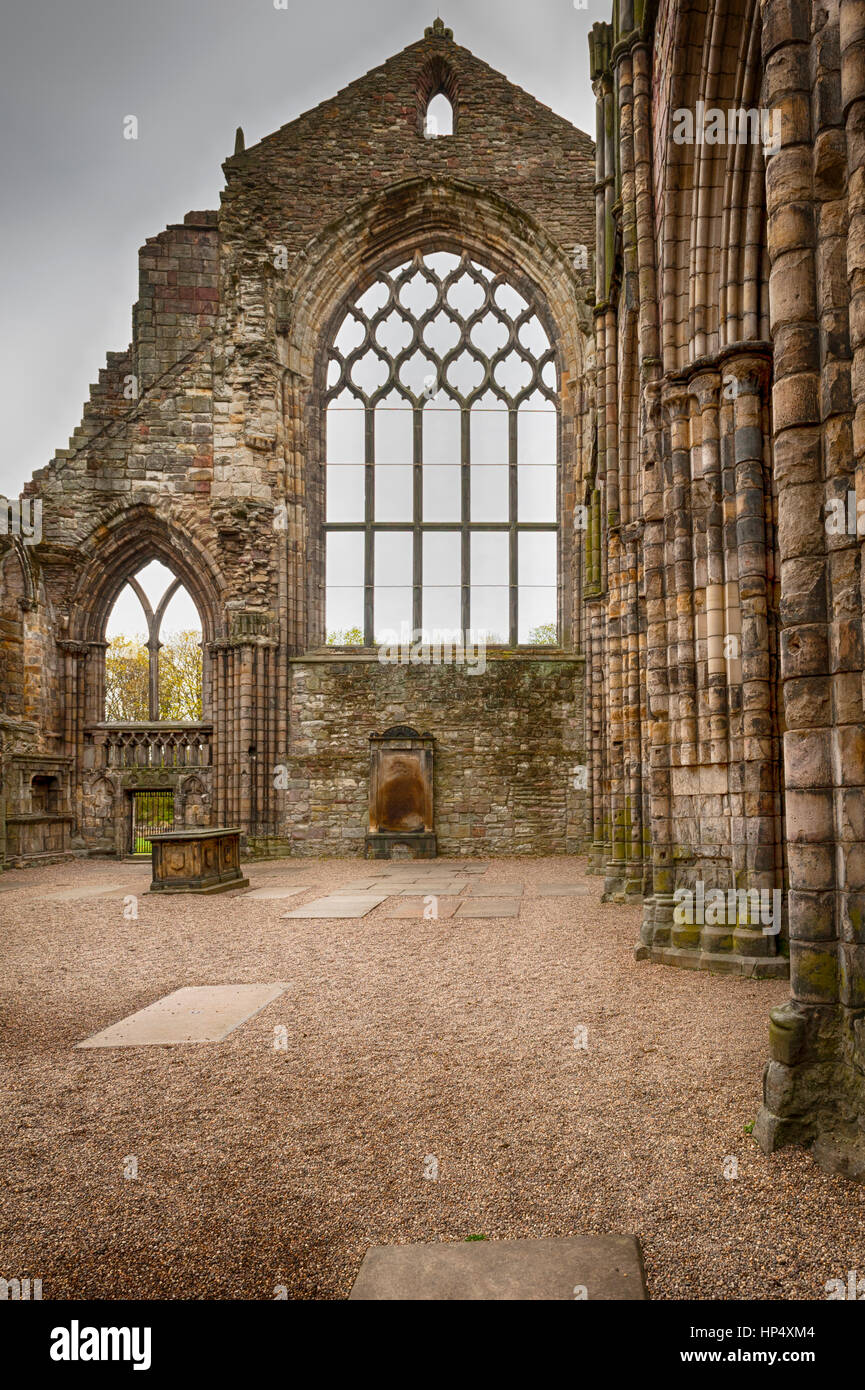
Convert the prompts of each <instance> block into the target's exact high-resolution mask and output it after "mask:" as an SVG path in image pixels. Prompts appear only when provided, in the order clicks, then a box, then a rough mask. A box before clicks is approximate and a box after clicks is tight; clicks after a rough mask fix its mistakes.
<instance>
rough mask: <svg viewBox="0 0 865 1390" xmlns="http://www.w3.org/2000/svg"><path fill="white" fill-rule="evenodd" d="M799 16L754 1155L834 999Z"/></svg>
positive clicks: (777, 204)
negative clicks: (775, 716)
mask: <svg viewBox="0 0 865 1390" xmlns="http://www.w3.org/2000/svg"><path fill="white" fill-rule="evenodd" d="M809 19H810V14H809V9H808V7H805V6H801V7H799V6H791V5H789V4H788V3H786V0H766V3H765V4H764V7H763V40H762V42H763V58H764V62H765V64H766V84H765V100H766V104H767V105H768V106H769V107H770V109H771V110H773V112H774V111H778V112H780V113H781V116H782V122H783V124H782V144H781V148H780V149H779V151H778V152H777V153H775V154H773V156H772V157H771V159H770V160H769V161H768V165H767V170H766V198H767V210H768V218H769V221H768V243H769V256H770V261H771V265H772V271H771V278H770V313H771V330H772V337H773V342H774V348H775V385H774V389H773V397H772V406H773V430H774V473H775V483H776V487H777V491H778V529H779V549H780V559H781V622H782V631H781V678H782V681H783V688H784V712H785V721H786V726H787V733H786V734H785V738H784V762H785V779H786V789H787V790H786V814H787V839H788V862H789V878H790V894H789V922H790V973H791V990H792V996H793V998H792V1001H791V1003H790V1004H789V1005H786V1006H784V1007H783V1008H781V1009H776V1010H774V1011H773V1014H772V1019H771V1024H770V1047H771V1058H772V1059H771V1061H770V1062H769V1063H768V1065H767V1068H766V1072H765V1075H764V1085H763V1102H764V1103H763V1108H762V1109H761V1111H760V1114H759V1117H758V1120H757V1125H756V1129H755V1133H756V1136H757V1138H758V1139H759V1142H760V1143H761V1145H762V1147H763V1148H764V1149H766V1150H771V1149H774V1148H777V1147H779V1146H780V1145H781V1144H783V1143H785V1142H788V1141H791V1140H795V1141H798V1140H807V1139H811V1138H813V1137H815V1134H816V1133H817V1132H818V1130H819V1127H820V1121H819V1112H820V1110H821V1109H823V1110H827V1109H830V1108H831V1107H832V1103H833V1099H834V1098H833V1097H832V1096H831V1095H830V1094H829V1092H830V1090H831V1083H830V1074H831V1071H832V1062H831V1055H832V1051H833V1049H834V1045H835V1043H834V1039H833V1034H834V1032H835V1027H836V1017H837V1004H838V949H837V947H838V921H837V917H836V894H835V890H836V845H835V832H834V814H833V812H834V805H833V802H834V796H833V789H832V769H831V757H830V753H831V724H832V701H831V682H830V679H829V676H830V655H829V626H828V624H829V606H828V599H829V591H828V572H827V557H826V539H827V538H826V533H825V527H824V525H823V524H821V522H820V518H821V517H822V515H823V501H824V489H823V438H822V431H821V428H820V413H821V412H820V339H819V329H818V322H817V289H816V279H815V260H814V248H815V243H816V228H815V202H814V180H813V173H812V164H813V143H814V142H813V132H812V129H811V122H810V111H811V100H812V92H811V86H810V71H811V44H810V41H811V34H810V24H809ZM827 1083H830V1084H829V1085H827Z"/></svg>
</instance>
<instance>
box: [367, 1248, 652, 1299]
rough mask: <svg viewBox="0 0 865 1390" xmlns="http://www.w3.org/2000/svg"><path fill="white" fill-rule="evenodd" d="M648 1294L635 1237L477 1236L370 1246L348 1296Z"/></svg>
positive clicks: (612, 1296) (587, 1296) (602, 1296)
mask: <svg viewBox="0 0 865 1390" xmlns="http://www.w3.org/2000/svg"><path fill="white" fill-rule="evenodd" d="M647 1298H648V1294H647V1292H646V1281H645V1275H644V1273H643V1261H642V1257H641V1254H640V1246H639V1243H638V1241H637V1240H636V1238H635V1237H634V1236H570V1237H568V1238H567V1239H564V1240H496V1241H491V1240H490V1241H487V1240H477V1241H463V1242H460V1243H459V1244H450V1243H446V1242H444V1241H441V1242H438V1243H436V1244H434V1245H392V1246H380V1247H378V1248H376V1249H372V1250H368V1251H367V1252H366V1255H365V1256H364V1258H363V1263H362V1265H361V1267H360V1272H359V1274H358V1276H357V1279H356V1280H355V1283H354V1288H353V1289H352V1291H351V1293H350V1294H349V1299H353V1300H355V1301H358V1300H362V1301H365V1302H373V1301H384V1300H388V1301H395V1300H404V1301H406V1302H419V1301H424V1302H442V1301H448V1302H477V1301H485V1302H497V1301H502V1302H504V1301H511V1302H513V1301H525V1302H564V1301H567V1302H570V1303H573V1302H574V1301H575V1300H578V1299H579V1300H580V1301H582V1299H587V1300H588V1301H589V1302H590V1303H597V1302H612V1301H615V1302H625V1303H636V1302H641V1301H645V1300H646V1299H647Z"/></svg>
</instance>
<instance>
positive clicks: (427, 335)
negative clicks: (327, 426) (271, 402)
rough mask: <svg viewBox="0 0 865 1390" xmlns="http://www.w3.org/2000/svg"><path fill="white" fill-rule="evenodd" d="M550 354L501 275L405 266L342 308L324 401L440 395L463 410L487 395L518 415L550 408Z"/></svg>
mask: <svg viewBox="0 0 865 1390" xmlns="http://www.w3.org/2000/svg"><path fill="white" fill-rule="evenodd" d="M557 387H558V382H557V370H556V355H555V350H554V348H553V346H552V344H551V343H550V340H549V337H548V335H547V333H546V331H545V329H544V328H543V325H542V324H541V322H540V320H539V318H538V316H537V314H536V313H535V311H534V309H533V308H532V307H531V305H530V304H528V303H527V302H526V300H525V299H524V298H523V297H522V296H521V295H519V294H518V293H517V291H516V290H515V289H514V288H513V287H512V285H511V284H510V283H509V281H508V280H507V279H506V277H505V276H503V275H496V274H494V273H493V271H491V270H488V269H486V267H484V266H482V265H480V264H479V263H478V262H476V261H472V260H470V259H469V257H468V255H466V254H465V253H464V254H463V255H462V256H459V257H458V256H456V255H454V254H453V253H449V252H438V253H434V254H432V255H428V256H426V257H421V256H420V254H418V255H416V256H415V257H414V258H413V260H411V261H408V262H406V263H404V264H403V265H400V266H398V267H397V268H396V269H395V270H393V271H390V272H380V273H379V275H378V276H377V278H376V280H375V282H374V283H373V284H372V285H371V286H370V287H369V288H368V289H366V290H365V291H364V293H363V294H361V295H360V296H359V298H358V299H357V300H356V301H355V303H354V304H353V305H352V306H351V308H350V309H349V311H348V313H347V315H346V317H345V318H344V319H343V321H342V324H341V325H340V329H339V332H338V333H337V335H336V338H335V340H334V343H333V347H332V349H331V354H330V360H329V368H328V379H327V395H326V399H327V401H328V402H330V401H332V400H334V399H335V398H337V397H341V396H342V395H343V393H344V392H346V391H347V392H349V393H350V394H351V395H352V396H355V397H356V398H357V399H358V400H359V401H362V402H363V403H364V404H365V405H370V406H375V405H377V404H378V403H379V401H382V400H384V399H385V397H388V396H390V394H391V393H392V392H395V393H396V394H397V395H399V396H401V397H402V398H403V399H404V400H405V401H406V402H407V403H409V404H411V405H413V406H422V405H423V404H424V402H425V401H428V400H430V399H432V398H434V397H435V396H437V395H439V394H444V395H445V396H448V397H450V399H451V400H453V401H456V402H457V403H458V404H459V405H460V406H463V407H468V408H471V406H472V405H473V404H475V402H477V401H480V400H481V399H482V398H483V399H484V400H485V401H486V400H488V399H489V397H490V396H492V397H495V398H496V399H497V400H498V401H500V402H501V403H502V404H503V406H505V407H508V408H514V407H516V408H519V407H520V406H521V405H523V404H524V403H527V402H529V401H530V400H531V398H532V397H533V396H534V395H535V393H536V392H537V393H539V394H540V395H541V396H543V397H545V398H546V400H548V401H552V402H555V400H556V395H557Z"/></svg>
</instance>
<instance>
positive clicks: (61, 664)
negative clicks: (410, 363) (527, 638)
mask: <svg viewBox="0 0 865 1390" xmlns="http://www.w3.org/2000/svg"><path fill="white" fill-rule="evenodd" d="M438 91H444V92H445V93H446V94H447V95H448V96H449V98H450V99H451V101H452V102H453V104H454V108H455V116H456V120H455V129H454V133H453V135H451V136H449V137H447V138H442V139H438V140H436V139H426V138H424V129H423V125H424V121H423V118H424V113H425V110H426V106H427V103H428V101H429V99H430V97H431V96H433V95H434V94H435V93H436V92H438ZM224 170H225V176H226V188H225V191H224V194H223V197H222V201H221V206H220V209H219V211H218V212H193V213H189V214H188V215H187V216H186V217H185V219H184V220H183V222H182V223H179V224H177V225H175V226H171V227H169V228H167V229H166V230H165V231H164V232H162V233H160V235H158V236H156V237H151V238H150V239H149V240H148V241H147V243H146V244H145V246H144V247H143V248H142V250H141V252H140V256H139V296H138V302H137V304H136V306H135V309H134V312H133V339H132V343H131V345H130V347H129V349H128V350H127V351H126V352H123V353H112V354H109V357H108V362H107V366H106V368H105V369H104V370H103V371H102V372H101V373H100V376H99V381H98V383H97V384H96V385H95V386H94V387H93V388H92V391H91V398H90V401H89V402H88V404H87V405H86V406H85V412H84V419H83V422H82V424H81V426H80V427H79V428H78V429H77V430H76V432H75V434H74V436H73V437H72V439H71V440H70V443H69V448H68V449H64V450H61V451H60V452H59V453H58V454H57V456H56V458H55V459H54V460H53V461H52V462H51V464H50V465H49V466H48V467H47V468H45V469H43V470H41V471H40V472H39V473H38V474H37V475H36V477H35V478H34V480H33V482H32V483H31V484H29V485H28V489H27V490H28V492H29V494H30V495H31V496H34V497H38V498H39V499H40V500H41V502H42V509H43V536H42V540H41V542H40V543H39V544H36V545H32V546H31V545H22V544H20V543H17V542H16V543H15V544H10V543H9V542H8V541H6V542H4V541H3V539H2V538H0V546H4V547H5V548H4V549H3V550H2V551H0V654H2V662H3V671H4V678H3V683H2V700H3V704H2V710H3V715H4V717H5V719H6V720H7V723H6V724H5V725H4V730H8V732H5V733H4V754H3V757H4V762H3V767H2V769H0V773H2V786H3V789H4V798H5V802H6V815H7V822H8V823H7V828H6V836H7V843H8V841H9V837H10V835H11V836H12V840H13V843H12V851H13V852H14V854H15V856H16V861H17V858H18V857H24V858H27V857H29V854H28V853H24V851H25V850H29V851H32V850H33V849H34V847H35V845H36V841H37V840H38V839H39V833H40V832H37V830H36V829H35V828H33V827H34V826H35V822H29V823H27V825H26V826H25V829H24V830H23V831H22V830H20V829H18V830H16V829H15V828H14V827H15V825H16V824H17V825H23V824H24V823H23V822H20V821H18V822H16V821H15V817H16V816H20V815H27V814H29V792H28V791H27V790H26V789H25V788H24V785H23V783H22V781H21V778H20V776H19V775H18V773H17V772H15V770H14V767H13V763H12V761H10V760H12V759H14V758H15V757H16V756H18V755H24V754H27V755H28V756H30V755H33V756H38V757H44V758H49V759H53V760H54V762H57V763H58V765H59V766H60V767H61V768H62V782H63V786H62V789H61V791H62V800H63V813H64V814H65V815H66V816H67V820H65V821H64V822H63V823H62V825H63V828H62V834H63V836H64V837H65V838H64V840H63V846H64V849H65V850H66V851H67V852H73V853H110V854H118V855H122V854H124V853H126V852H128V850H129V842H130V825H131V815H130V806H131V801H130V798H131V793H132V792H133V791H135V790H148V789H150V790H157V789H162V790H168V791H173V793H174V808H175V822H176V824H177V825H178V826H180V825H184V824H186V825H193V826H195V825H207V824H212V825H224V826H234V825H236V826H238V827H240V829H241V831H242V835H243V843H244V848H245V850H246V852H247V853H268V854H273V853H293V854H298V853H303V854H307V853H311V852H318V851H322V850H324V851H326V852H333V853H337V852H345V851H346V850H347V849H350V850H352V851H353V852H357V853H362V852H363V837H364V834H365V831H366V821H367V804H366V795H367V785H368V778H369V767H368V737H369V734H370V733H371V732H373V731H379V732H380V731H382V730H383V729H385V728H387V727H388V726H389V725H391V724H394V723H396V722H407V723H411V724H418V723H421V724H423V725H424V727H429V728H430V729H432V730H433V732H434V733H435V736H436V739H437V744H438V746H439V747H440V748H441V749H442V757H441V762H440V764H439V771H440V774H441V777H442V778H443V780H442V782H441V784H440V789H439V796H438V799H437V802H436V809H437V817H438V824H437V826H436V830H437V831H438V832H439V834H440V837H441V840H440V842H441V846H442V848H443V849H453V848H454V847H457V846H458V848H459V852H460V853H464V852H472V849H471V847H472V846H475V847H477V846H480V847H481V849H483V850H484V851H485V852H487V853H489V852H490V850H491V849H492V848H494V847H496V846H498V847H499V848H501V849H503V850H508V851H514V850H516V849H520V850H522V851H524V852H528V853H535V852H539V851H540V850H544V852H550V853H567V852H571V851H572V850H573V849H575V848H576V847H577V845H578V844H579V841H580V835H581V831H580V829H579V825H580V820H581V815H582V810H581V808H580V805H579V803H580V800H581V798H583V799H584V794H583V793H582V792H575V791H573V789H571V790H568V786H569V775H570V778H571V781H573V772H572V767H571V765H572V763H574V762H579V761H580V760H581V758H582V704H581V698H582V695H581V671H582V667H581V664H580V661H579V658H578V657H577V655H576V653H577V651H578V650H579V646H580V634H579V631H578V630H577V629H578V624H576V623H575V622H574V614H575V613H576V612H577V611H578V603H577V595H578V592H579V566H580V562H581V561H580V546H579V544H578V542H579V539H580V537H579V534H578V532H576V531H574V524H575V523H574V509H575V497H576V493H575V479H576V476H577V472H578V459H579V456H580V454H581V452H583V451H584V450H585V449H587V448H588V441H587V437H586V434H585V429H586V416H585V398H584V390H585V385H584V382H585V372H584V368H585V359H586V353H587V346H588V340H589V332H590V326H591V325H590V319H589V314H588V310H587V306H586V303H585V288H586V283H587V272H586V271H585V270H581V269H578V268H576V267H575V263H574V260H575V258H574V247H575V246H577V245H583V246H586V247H590V246H591V244H592V239H593V212H592V192H591V190H592V181H593V157H592V143H591V141H590V140H589V139H588V137H586V136H585V135H583V134H582V133H581V132H579V131H577V130H575V129H574V128H573V127H572V126H571V125H569V124H568V122H567V121H564V120H562V119H561V118H560V117H558V116H556V115H554V114H553V112H551V111H550V110H549V109H548V108H546V107H544V106H542V105H541V104H540V103H539V102H537V101H536V100H535V99H534V98H532V97H531V96H529V95H528V94H527V93H525V92H523V91H521V90H520V89H519V88H517V87H515V86H514V85H513V84H512V83H510V82H508V81H507V79H506V78H505V77H503V76H502V75H501V74H500V73H497V72H495V71H493V69H491V68H490V67H488V66H487V65H486V64H484V63H483V62H481V61H480V60H479V59H477V58H475V57H474V56H473V55H472V54H471V53H469V52H468V51H467V50H466V49H464V48H461V47H460V46H459V45H458V44H456V43H455V42H454V40H453V36H452V35H451V34H450V32H449V31H448V30H446V28H445V26H444V25H443V24H440V23H438V22H437V23H435V24H433V25H432V26H431V27H430V29H429V31H428V33H427V34H426V35H425V37H424V38H423V39H422V40H421V41H420V42H418V43H415V44H412V45H411V46H410V47H408V48H407V49H405V50H404V51H403V52H402V53H399V54H397V55H396V56H395V57H393V58H391V59H389V60H388V61H387V62H386V63H384V64H383V65H382V66H381V67H379V68H376V69H375V70H374V71H372V72H370V73H368V74H366V76H364V77H362V78H360V79H359V80H358V81H357V82H354V83H352V84H351V85H350V86H349V87H347V88H346V89H345V90H344V91H342V92H340V93H338V94H337V96H335V97H334V98H333V99H332V100H330V101H327V102H324V103H323V104H322V105H321V106H319V107H317V108H316V109H315V110H313V111H310V112H307V113H306V114H305V115H302V116H301V117H300V118H299V119H298V120H295V121H292V122H291V123H290V124H289V125H287V126H284V127H283V128H282V129H281V130H279V131H277V132H276V133H275V134H273V135H271V136H269V137H267V138H266V139H265V140H262V141H261V142H260V143H259V144H258V145H256V146H254V147H252V148H250V149H245V148H244V141H243V138H242V133H239V134H238V140H237V144H236V149H235V153H234V154H233V155H232V156H231V157H230V158H228V159H227V160H226V162H225V165H224ZM434 250H450V251H454V250H456V251H459V252H465V253H467V254H468V255H469V256H476V257H477V258H478V259H479V260H480V261H482V263H483V264H484V265H485V266H489V267H491V268H492V270H493V271H494V272H495V273H499V274H502V275H506V276H507V277H508V279H509V281H510V283H512V284H513V285H515V286H516V287H517V288H518V289H519V291H520V292H521V293H524V294H525V295H526V296H527V298H528V299H529V300H530V301H531V302H532V303H533V304H536V305H537V306H538V309H539V311H541V312H542V314H543V319H544V322H545V324H548V325H549V329H550V335H551V342H552V344H553V347H554V350H555V356H556V368H557V377H558V381H559V392H558V395H559V415H560V425H561V428H560V439H561V444H560V450H561V458H560V470H559V472H560V479H559V512H560V517H561V518H562V521H563V524H565V523H566V525H567V529H568V534H567V536H566V541H567V543H565V542H564V541H563V543H562V546H561V557H562V558H561V562H560V575H559V588H560V593H561V595H562V604H561V607H562V613H563V620H562V624H561V627H562V640H563V642H564V643H565V646H564V647H563V648H562V649H561V650H560V651H559V652H558V653H552V654H551V655H550V660H549V661H548V662H545V663H540V664H538V663H536V662H534V661H533V660H530V659H527V660H526V661H525V662H521V660H520V657H519V654H518V652H511V653H509V654H508V658H507V661H506V662H504V663H502V662H499V663H491V666H490V670H489V671H488V673H487V675H485V676H483V677H473V678H469V679H466V678H464V677H461V676H460V675H459V674H457V673H456V672H453V671H451V670H448V669H436V668H434V667H433V668H430V669H429V670H422V671H413V672H412V673H411V681H410V683H409V684H408V685H407V686H406V688H405V690H404V691H403V692H402V693H400V689H399V677H398V676H396V675H395V674H394V673H393V672H391V671H389V670H388V668H386V667H383V666H381V665H380V664H379V663H378V662H377V660H376V659H375V654H374V653H367V654H366V656H365V658H364V660H363V661H362V663H361V666H362V669H363V672H364V675H363V679H362V680H361V679H360V678H359V676H358V669H359V668H358V667H357V666H356V665H354V664H352V662H351V661H345V662H338V663H336V664H335V665H334V664H332V663H331V664H325V665H323V666H318V665H315V664H314V663H313V664H311V665H310V666H309V668H308V670H309V671H310V672H316V673H317V674H315V675H309V676H306V675H304V672H305V671H306V670H307V668H306V667H304V666H303V665H302V664H301V665H300V666H299V665H298V664H297V661H298V658H301V657H304V656H305V654H307V653H311V652H312V653H314V652H318V651H320V650H321V648H322V645H323V643H324V642H325V637H326V632H325V611H324V580H325V570H324V543H323V525H324V520H325V515H324V457H323V413H322V406H321V401H322V394H323V387H324V375H325V366H326V362H327V356H328V351H329V349H330V344H331V337H332V334H333V333H334V331H335V327H336V325H337V324H338V323H339V321H340V318H341V316H342V315H343V314H344V312H345V306H346V304H347V303H349V302H351V300H352V296H354V297H356V296H357V293H358V289H359V287H360V288H363V287H364V286H365V285H366V284H367V283H368V282H369V281H370V280H371V279H372V278H373V277H374V276H375V274H376V273H377V271H378V270H380V269H386V268H390V267H392V266H394V265H397V264H400V263H401V262H402V261H405V260H410V259H412V258H413V257H414V256H415V255H416V254H417V253H421V254H422V253H425V252H428V251H434ZM574 542H577V543H574ZM152 559H159V560H161V561H162V562H163V563H164V564H165V565H167V566H168V567H169V568H170V569H171V570H172V571H173V573H174V574H175V575H176V576H177V577H178V578H179V579H180V580H181V581H182V583H183V584H184V586H185V587H186V589H187V590H188V592H189V594H190V596H191V597H192V599H193V600H194V602H195V604H196V606H197V608H198V611H199V614H200V616H201V622H202V629H203V649H204V672H203V678H204V701H203V704H204V711H203V717H202V721H201V722H200V723H198V724H196V725H194V726H190V725H186V726H177V727H174V728H171V729H167V728H166V727H164V726H160V725H158V724H140V725H136V726H134V727H130V726H117V725H114V726H112V725H110V724H106V723H105V721H104V694H105V685H104V659H105V658H104V654H105V647H106V640H105V628H106V623H107V620H108V617H109V614H110V612H111V609H112V606H113V604H114V601H115V599H116V597H117V595H118V593H119V592H120V590H121V588H122V587H123V585H124V583H125V582H126V580H127V578H128V577H129V576H130V575H133V574H135V573H136V571H137V570H138V569H140V568H141V567H142V566H143V565H144V564H146V563H147V562H148V561H149V560H152ZM499 671H501V672H502V673H503V674H502V675H499V674H497V673H498V672H499ZM325 672H327V673H328V674H327V679H326V681H325V676H324V673H325ZM517 672H521V673H522V674H521V675H517V674H516V673H517ZM305 683H306V684H305ZM317 683H318V684H320V685H321V692H322V693H320V694H319V693H318V684H317ZM305 690H308V693H309V700H310V702H311V706H314V707H315V711H316V714H315V716H314V717H313V715H312V714H311V712H310V708H311V707H308V706H307V704H306V701H305V694H304V692H305ZM467 692H468V693H467ZM500 702H501V703H500ZM512 702H515V704H516V708H513V709H512V708H511V703H512ZM355 704H358V708H357V709H355V707H354V706H355ZM468 710H471V718H472V720H473V722H474V727H473V729H472V730H471V733H469V730H468V726H467V719H468V714H467V711H468ZM317 721H319V725H320V728H321V729H328V728H329V729H331V730H332V737H333V740H334V747H336V746H337V745H339V753H334V751H333V750H332V749H330V750H329V749H328V748H327V746H326V741H325V740H323V739H318V740H317V739H316V736H315V732H314V726H315V725H316V722H317ZM340 759H342V762H341V763H340ZM460 760H463V761H462V762H460ZM338 764H339V766H338V770H337V765H338ZM284 766H285V767H288V768H289V769H290V771H291V778H290V779H289V780H290V785H289V786H286V785H284V777H283V775H282V774H281V772H280V769H281V768H283V767H284ZM331 775H333V777H334V779H335V780H334V781H333V785H332V788H328V786H327V779H328V777H330V776H331ZM527 779H529V780H527ZM353 783H356V785H353ZM511 783H513V785H511ZM532 783H534V784H535V786H534V790H533V788H532ZM304 788H305V789H306V790H304ZM467 788H469V789H467ZM451 790H452V796H453V800H452V801H451V800H449V797H450V796H451ZM534 794H536V795H537V804H536V806H534V807H533V806H532V796H533V795H534ZM341 817H344V819H341ZM58 825H59V822H58ZM45 834H46V835H47V836H48V839H47V840H46V841H45V844H44V850H43V851H42V852H45V851H47V849H48V848H50V847H54V846H55V845H56V843H57V841H56V836H57V834H58V831H57V828H56V827H55V828H54V829H52V830H51V831H50V834H49V832H48V831H46V832H45ZM22 835H23V838H24V840H25V841H27V844H26V845H25V844H24V843H23V841H22ZM28 837H29V839H28ZM477 852H480V850H477Z"/></svg>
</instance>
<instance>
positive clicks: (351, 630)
mask: <svg viewBox="0 0 865 1390" xmlns="http://www.w3.org/2000/svg"><path fill="white" fill-rule="evenodd" d="M327 645H328V646H329V647H362V646H363V633H362V632H361V630H360V628H359V627H347V628H337V629H336V630H335V631H334V632H329V633H328V634H327Z"/></svg>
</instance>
